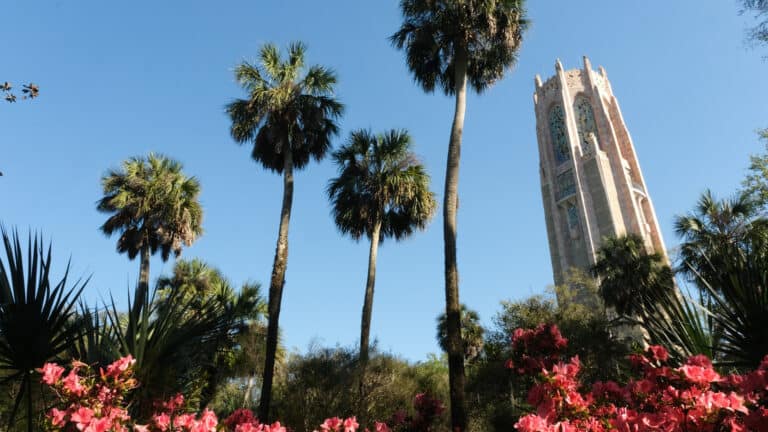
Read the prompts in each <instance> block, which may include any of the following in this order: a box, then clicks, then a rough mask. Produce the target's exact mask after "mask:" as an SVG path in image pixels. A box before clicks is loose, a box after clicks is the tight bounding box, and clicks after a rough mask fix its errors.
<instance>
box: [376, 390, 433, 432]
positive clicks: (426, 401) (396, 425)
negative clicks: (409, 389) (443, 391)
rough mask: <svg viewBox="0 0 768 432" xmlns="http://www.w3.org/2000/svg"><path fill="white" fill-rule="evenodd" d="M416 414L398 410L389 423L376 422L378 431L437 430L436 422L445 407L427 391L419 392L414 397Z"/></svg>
mask: <svg viewBox="0 0 768 432" xmlns="http://www.w3.org/2000/svg"><path fill="white" fill-rule="evenodd" d="M413 408H414V409H415V410H416V413H415V414H414V415H406V413H405V412H404V411H397V412H396V413H394V414H393V415H392V418H390V420H389V422H387V423H378V422H377V423H376V432H389V431H390V430H392V431H395V432H431V431H434V430H435V424H436V423H437V421H438V420H439V418H440V416H441V415H442V414H443V413H444V412H445V407H444V406H443V403H442V402H441V401H440V400H439V399H435V398H433V397H430V396H429V395H427V394H425V393H419V394H417V395H416V397H415V398H414V399H413Z"/></svg>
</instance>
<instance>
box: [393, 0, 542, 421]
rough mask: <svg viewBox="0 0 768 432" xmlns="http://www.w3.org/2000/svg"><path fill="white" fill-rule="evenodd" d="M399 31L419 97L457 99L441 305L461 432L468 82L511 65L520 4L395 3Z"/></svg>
mask: <svg viewBox="0 0 768 432" xmlns="http://www.w3.org/2000/svg"><path fill="white" fill-rule="evenodd" d="M400 8H401V9H402V12H403V24H402V26H401V27H400V29H399V30H398V31H397V32H396V33H395V34H394V35H392V37H391V41H392V43H393V44H394V45H395V46H396V47H397V48H399V49H404V50H405V51H406V61H407V63H408V68H409V69H410V70H411V72H412V73H413V76H414V79H415V80H416V81H417V82H418V83H419V84H420V85H421V87H422V88H423V89H424V91H426V92H428V93H431V92H433V91H434V90H435V87H436V86H439V87H440V88H441V89H442V90H443V92H444V93H445V94H447V95H453V96H455V98H456V103H455V108H454V117H453V124H452V126H451V136H450V141H449V143H448V159H447V164H446V175H445V195H444V197H443V199H444V201H443V224H444V229H443V236H444V239H445V301H446V308H445V310H446V314H447V317H448V345H449V350H448V364H449V371H450V373H449V375H450V387H451V425H452V429H453V430H454V431H455V430H457V429H458V430H459V431H464V430H465V429H466V428H467V414H466V408H465V402H464V355H463V353H462V344H461V323H460V321H461V320H460V312H459V311H460V306H459V273H458V267H457V263H456V212H457V210H458V203H459V198H458V192H459V159H460V156H459V155H460V151H461V136H462V130H463V128H464V112H465V110H466V97H467V82H469V84H470V85H471V86H472V88H474V89H475V91H477V92H478V93H479V92H482V91H483V90H485V89H487V88H488V87H490V86H491V85H492V84H493V83H494V82H496V81H497V80H499V79H501V78H502V76H503V75H504V71H505V70H506V69H508V68H510V67H511V66H513V65H514V63H515V61H516V59H517V54H518V51H519V49H520V44H521V42H522V38H523V33H524V32H525V30H526V29H527V28H528V24H529V22H528V20H527V18H526V12H525V0H401V2H400Z"/></svg>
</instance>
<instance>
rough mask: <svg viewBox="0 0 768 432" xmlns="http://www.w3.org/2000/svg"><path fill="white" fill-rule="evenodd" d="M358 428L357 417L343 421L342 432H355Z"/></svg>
mask: <svg viewBox="0 0 768 432" xmlns="http://www.w3.org/2000/svg"><path fill="white" fill-rule="evenodd" d="M359 426H360V425H359V424H358V423H357V417H354V416H352V417H349V418H348V419H346V420H344V432H355V431H356V430H357V428H358V427H359Z"/></svg>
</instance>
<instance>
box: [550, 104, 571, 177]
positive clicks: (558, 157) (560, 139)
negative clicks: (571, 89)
mask: <svg viewBox="0 0 768 432" xmlns="http://www.w3.org/2000/svg"><path fill="white" fill-rule="evenodd" d="M549 133H550V135H551V137H552V152H553V153H554V154H555V162H556V163H557V165H560V164H561V163H563V162H566V161H568V160H570V159H571V152H570V148H569V147H570V146H569V145H568V132H567V130H566V128H565V113H564V112H563V107H562V106H560V105H555V106H553V107H552V109H550V110H549Z"/></svg>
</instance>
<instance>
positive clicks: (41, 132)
mask: <svg viewBox="0 0 768 432" xmlns="http://www.w3.org/2000/svg"><path fill="white" fill-rule="evenodd" d="M529 16H530V18H531V20H532V21H533V26H532V28H531V30H530V31H529V32H528V33H527V35H526V38H525V42H524V46H523V49H522V52H521V54H520V61H519V64H518V65H517V67H515V69H514V70H512V71H510V72H509V73H508V75H507V77H506V79H504V80H503V81H501V82H499V83H498V84H497V85H496V86H495V87H493V88H492V89H490V90H489V91H488V92H487V93H485V94H483V95H482V96H477V95H472V96H470V98H469V101H468V109H467V117H466V124H465V134H464V147H463V152H462V165H461V180H460V210H459V245H458V253H459V270H460V275H461V296H462V297H461V298H462V301H463V302H465V303H467V304H468V305H469V306H470V307H471V308H473V309H476V310H478V311H479V312H480V315H481V317H482V319H483V320H484V322H485V323H490V320H491V318H492V316H493V315H494V314H495V313H496V311H497V310H499V301H500V300H503V299H519V298H523V297H526V296H529V295H532V294H536V293H540V292H542V291H543V290H544V288H545V287H546V286H547V285H549V284H551V281H552V271H551V267H550V261H549V253H548V250H547V241H546V230H545V226H544V216H543V210H542V204H541V196H540V193H539V180H538V154H537V146H536V136H535V118H534V112H533V101H532V93H533V89H534V84H533V77H534V75H535V74H537V73H539V74H541V75H542V77H543V78H545V79H546V78H547V77H549V76H551V75H552V74H553V73H554V62H555V59H556V58H560V59H561V60H562V61H563V64H564V66H565V67H566V68H567V69H569V68H576V67H581V57H582V55H588V56H589V57H590V59H591V60H592V63H593V65H594V67H597V66H598V65H603V66H604V67H605V68H606V70H607V72H608V76H609V79H610V80H611V84H612V86H613V90H614V93H615V94H616V95H617V97H618V99H619V103H620V104H621V108H622V111H623V115H624V119H625V121H626V123H627V125H628V127H629V130H630V133H631V135H632V138H633V140H634V143H635V146H636V150H637V153H638V155H639V159H640V164H641V167H642V169H643V173H644V176H645V179H646V183H647V184H648V188H649V191H650V193H651V196H652V198H653V201H654V204H655V207H656V213H657V216H658V218H659V221H660V223H661V225H662V229H663V233H664V237H665V241H666V243H667V247H668V248H673V247H674V246H675V245H676V244H677V242H678V240H677V238H676V237H675V236H674V232H673V231H672V220H673V217H674V215H676V214H681V213H685V212H687V211H688V210H689V209H690V208H691V207H692V206H693V204H694V203H695V201H696V199H697V197H698V195H699V193H701V192H702V191H703V190H704V189H705V188H711V189H712V190H714V191H715V192H716V193H718V194H721V195H724V194H729V193H731V192H732V191H733V190H734V189H735V188H736V187H737V186H738V184H739V182H740V181H741V179H742V178H743V175H744V172H745V168H746V166H747V164H748V156H749V154H751V153H756V152H759V151H761V150H762V146H761V144H760V143H758V141H757V139H756V135H755V133H754V131H755V130H756V129H757V128H761V127H768V104H766V102H765V101H766V98H767V97H768V80H766V79H765V77H766V76H768V75H767V74H768V62H766V61H763V60H762V56H763V55H765V52H764V51H760V50H750V49H748V48H747V47H746V45H745V43H744V35H745V28H746V27H747V26H748V25H749V24H750V23H751V22H752V21H751V20H750V19H749V17H747V16H740V15H739V14H738V5H737V3H736V2H735V1H731V0H724V1H714V0H713V1H696V0H677V1H674V2H669V1H661V0H652V1H645V2H617V1H615V0H600V1H597V0H595V1H589V2H573V1H562V0H561V1H536V2H533V1H532V2H530V4H529ZM399 22H400V13H399V9H398V7H397V2H395V1H376V2H373V1H357V0H344V1H341V0H340V1H325V2H318V1H293V2H279V1H271V2H268V1H256V0H248V1H246V0H230V1H226V2H213V1H164V2H157V1H145V0H141V1H133V2H105V1H101V0H76V1H63V0H60V1H52V0H23V1H22V0H12V1H10V2H5V3H4V17H3V25H2V27H0V40H3V51H2V61H1V62H0V64H1V65H2V69H0V81H3V80H8V81H12V82H14V83H17V84H20V83H21V82H24V81H30V80H31V81H34V82H35V83H37V84H39V85H40V87H41V96H40V98H39V99H37V100H34V101H26V102H22V103H17V104H13V105H10V104H0V170H2V171H3V172H4V174H5V176H4V177H2V178H0V220H2V221H3V222H4V224H5V225H7V226H16V227H18V228H20V229H21V230H22V231H23V230H26V229H27V228H32V229H36V230H41V231H42V232H43V233H44V234H45V235H46V236H47V237H49V238H51V239H52V240H53V246H54V254H55V257H56V262H57V264H58V265H59V266H60V267H63V266H64V265H65V263H66V260H67V258H68V257H71V258H72V263H73V271H74V273H75V274H76V275H85V276H87V275H91V274H92V276H93V277H92V279H91V282H90V284H89V286H88V288H87V291H86V294H85V297H86V299H87V300H88V301H89V302H90V303H92V304H95V303H97V302H100V301H101V299H106V298H108V297H109V293H110V292H111V293H112V294H113V295H115V297H117V298H118V299H123V298H124V297H125V293H126V292H127V290H128V289H129V288H130V287H132V286H133V284H134V283H135V281H136V277H137V274H138V262H136V261H128V259H127V257H126V256H124V255H118V254H117V253H116V252H115V239H114V238H112V239H109V238H106V237H104V236H103V235H102V234H101V233H100V232H99V231H98V227H99V226H100V225H101V223H102V222H103V220H104V218H105V216H104V215H102V214H99V213H98V212H96V210H95V202H96V200H98V199H99V197H100V186H99V179H100V177H101V175H102V174H104V172H105V171H106V170H107V169H108V168H110V167H116V166H117V165H118V164H119V163H120V161H121V160H123V159H125V158H127V157H130V156H135V155H144V154H146V153H148V152H150V151H155V152H162V153H165V154H167V155H170V156H172V157H174V158H176V159H178V160H180V161H181V162H182V163H183V164H184V166H185V171H186V172H187V173H188V174H191V175H194V176H196V177H197V178H198V179H199V180H200V182H201V183H202V187H203V192H202V195H201V200H202V203H203V205H204V207H205V220H204V229H205V234H204V236H203V237H202V238H200V240H199V241H198V242H197V243H196V244H195V245H194V246H193V247H191V248H189V249H187V250H185V251H184V253H183V256H184V257H187V258H189V257H200V258H202V259H205V260H206V261H208V262H209V263H211V264H213V265H215V266H218V267H219V268H221V270H222V271H223V272H224V273H225V274H226V275H228V276H229V277H230V278H231V279H232V280H233V281H234V282H235V283H239V282H242V281H245V280H255V281H260V282H262V283H263V284H265V285H266V284H267V283H268V280H269V273H270V270H271V265H272V258H273V253H274V246H275V239H276V235H277V224H278V219H279V206H280V199H281V193H282V189H281V188H282V184H281V180H280V178H279V177H278V176H276V175H273V174H271V173H268V172H265V171H264V170H262V169H261V168H260V167H259V166H257V165H256V163H254V162H253V161H252V160H250V158H249V155H250V153H249V149H248V148H246V147H240V146H238V145H236V144H235V143H234V142H233V141H232V139H231V138H230V137H229V135H228V126H229V123H228V119H227V117H226V116H225V114H224V111H223V106H224V105H225V104H226V103H227V102H228V101H230V100H232V99H233V98H235V97H240V96H242V95H243V93H242V92H241V91H240V89H239V88H238V87H237V85H236V83H235V82H234V78H233V73H232V71H233V68H234V66H235V65H236V64H237V63H238V62H240V61H242V60H244V59H247V60H252V59H254V58H255V56H256V54H257V52H258V49H259V47H260V46H261V45H262V44H263V43H265V42H274V43H277V44H278V45H280V46H282V47H284V46H286V45H287V44H288V43H289V42H290V41H293V40H302V41H304V42H306V43H307V45H308V47H309V50H308V61H309V63H319V64H323V65H325V66H328V67H331V68H333V69H334V70H336V71H337V72H338V75H339V80H340V81H339V86H338V89H337V93H338V97H339V98H340V99H341V100H342V101H343V102H344V103H345V105H346V115H345V116H344V118H343V120H342V130H343V133H342V136H341V137H340V138H339V140H338V141H337V143H340V142H341V141H342V140H343V139H344V138H345V137H346V135H347V134H348V132H349V131H350V130H352V129H355V128H361V127H364V128H372V129H373V130H375V131H380V130H384V129H388V128H407V129H408V130H409V131H410V132H411V134H412V136H413V138H414V141H415V143H416V151H417V153H418V154H419V155H420V156H421V157H422V159H423V161H424V163H425V165H426V166H427V169H428V170H429V172H430V173H431V175H432V180H433V190H434V191H435V192H436V193H437V195H438V197H439V199H440V201H442V188H443V178H444V165H445V156H446V148H447V141H448V134H449V128H450V123H451V120H452V118H451V116H452V107H453V102H452V100H451V99H449V98H447V97H445V96H443V95H438V94H433V95H427V94H424V93H423V92H422V91H421V90H420V89H419V88H418V87H417V86H416V85H415V84H414V83H413V81H412V79H411V77H410V75H409V74H408V72H407V70H406V68H405V65H404V59H403V55H402V53H401V52H398V51H396V50H394V49H393V48H391V47H390V45H389V42H388V41H387V37H388V35H390V34H392V33H393V32H394V31H395V30H396V29H397V26H398V24H399ZM334 175H335V168H334V167H333V165H332V163H331V161H330V160H325V161H323V162H321V163H319V164H313V165H310V166H309V167H308V169H306V170H305V171H303V172H300V173H299V174H298V175H297V178H296V194H295V200H294V212H293V219H292V221H291V231H290V257H289V263H288V273H287V277H286V280H287V284H286V287H285V295H284V299H283V312H282V314H281V326H282V328H283V335H284V341H285V343H286V345H287V346H288V347H289V348H292V347H295V348H297V349H299V350H304V349H306V347H307V346H308V344H309V343H310V342H312V341H314V342H319V343H321V344H325V345H335V344H337V343H339V344H342V345H351V344H354V343H356V341H357V340H358V337H359V321H360V309H361V304H362V297H363V289H364V283H365V274H366V264H367V251H368V245H367V243H366V242H365V241H363V242H361V243H355V242H354V241H352V240H350V239H349V238H345V237H342V236H341V235H340V234H339V233H338V232H337V230H336V228H335V226H334V225H333V222H332V220H331V218H330V215H329V211H330V209H329V205H328V202H327V198H326V195H325V192H324V191H325V186H326V184H327V181H328V179H329V178H331V177H332V176H334ZM442 249H443V244H442V220H441V217H440V215H439V214H438V216H437V217H436V218H435V220H434V221H433V222H432V224H431V225H430V227H429V228H428V230H427V231H426V232H424V233H419V234H417V235H415V236H414V237H413V238H411V239H409V240H406V241H404V242H402V243H397V244H396V243H394V242H387V243H385V244H384V245H383V247H382V248H381V249H380V251H379V261H378V275H377V283H376V298H375V304H374V313H373V325H372V335H373V336H374V337H376V338H377V339H378V341H379V345H380V347H381V348H383V349H385V350H389V351H392V352H395V353H398V354H402V355H403V356H404V357H406V358H408V359H412V360H420V359H424V358H425V356H426V354H427V353H429V352H437V351H438V347H437V344H436V343H435V337H434V334H435V317H436V316H437V315H438V314H439V313H440V311H441V310H442V308H443V307H444V306H443V305H444V300H443V276H442V274H443V255H442ZM171 268H172V262H168V263H162V262H161V261H160V260H159V258H158V259H154V260H153V262H152V274H153V277H156V276H158V275H159V274H160V273H161V272H169V271H170V270H171Z"/></svg>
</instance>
